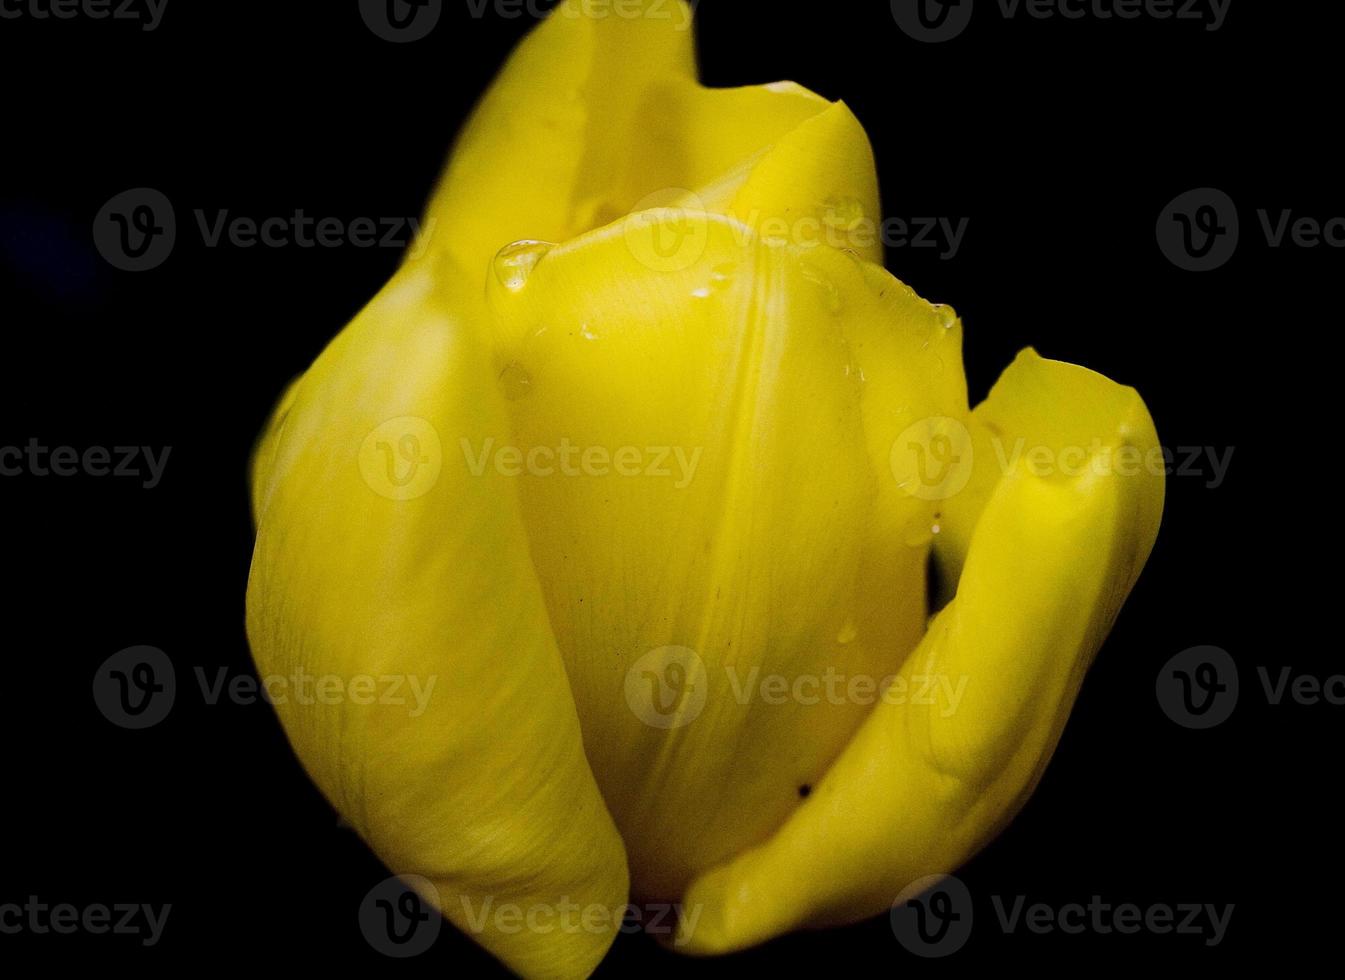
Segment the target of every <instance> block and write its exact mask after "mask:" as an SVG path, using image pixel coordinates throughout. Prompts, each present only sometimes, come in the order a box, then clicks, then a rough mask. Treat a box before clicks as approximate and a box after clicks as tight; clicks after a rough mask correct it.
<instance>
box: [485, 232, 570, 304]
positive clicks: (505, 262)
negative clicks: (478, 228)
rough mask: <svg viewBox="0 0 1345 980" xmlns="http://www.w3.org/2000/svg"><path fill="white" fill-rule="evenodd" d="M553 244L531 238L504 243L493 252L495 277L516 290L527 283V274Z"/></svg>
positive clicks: (501, 283)
mask: <svg viewBox="0 0 1345 980" xmlns="http://www.w3.org/2000/svg"><path fill="white" fill-rule="evenodd" d="M553 248H555V246H554V245H553V244H552V243H550V242H539V241H535V240H533V239H531V238H525V239H523V240H522V241H518V242H514V243H513V244H511V245H506V246H505V247H504V248H502V249H500V250H499V252H497V253H496V254H495V261H494V263H493V266H494V269H495V278H497V279H498V280H499V281H500V285H502V286H503V287H504V288H505V289H507V290H509V291H510V292H514V293H516V292H518V291H519V290H521V289H522V288H523V287H524V286H526V285H527V284H528V276H530V275H531V274H532V270H533V269H535V268H536V267H537V263H538V262H540V261H542V258H543V257H544V256H545V255H546V253H547V252H549V251H551V250H552V249H553Z"/></svg>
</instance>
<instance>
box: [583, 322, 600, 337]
mask: <svg viewBox="0 0 1345 980" xmlns="http://www.w3.org/2000/svg"><path fill="white" fill-rule="evenodd" d="M579 334H580V336H581V337H583V338H584V339H585V340H597V339H598V335H597V334H596V333H594V332H593V328H592V327H590V326H589V325H588V324H587V323H581V324H579Z"/></svg>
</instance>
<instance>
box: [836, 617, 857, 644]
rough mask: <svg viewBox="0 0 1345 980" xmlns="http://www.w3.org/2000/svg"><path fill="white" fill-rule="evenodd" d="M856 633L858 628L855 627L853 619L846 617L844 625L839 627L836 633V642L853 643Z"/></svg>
mask: <svg viewBox="0 0 1345 980" xmlns="http://www.w3.org/2000/svg"><path fill="white" fill-rule="evenodd" d="M858 635H859V630H858V629H856V628H855V621H854V620H853V619H847V620H846V621H845V625H844V626H842V627H841V631H840V632H839V633H837V634H836V642H837V643H841V644H845V643H853V642H855V637H857V636H858Z"/></svg>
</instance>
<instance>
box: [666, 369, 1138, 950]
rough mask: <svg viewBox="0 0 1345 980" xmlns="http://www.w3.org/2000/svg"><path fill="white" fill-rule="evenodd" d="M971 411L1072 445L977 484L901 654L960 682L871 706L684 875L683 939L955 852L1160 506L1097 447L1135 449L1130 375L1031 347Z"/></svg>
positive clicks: (1041, 735)
mask: <svg viewBox="0 0 1345 980" xmlns="http://www.w3.org/2000/svg"><path fill="white" fill-rule="evenodd" d="M977 415H978V419H979V420H980V421H981V422H982V423H984V424H985V425H986V426H987V428H988V429H990V430H992V431H997V432H998V434H999V435H1001V436H1005V437H1007V438H1009V439H1010V440H1017V438H1018V437H1019V436H1021V437H1023V438H1024V440H1025V442H1026V445H1027V447H1043V448H1044V449H1046V450H1049V451H1050V452H1051V453H1052V454H1054V456H1053V458H1055V459H1057V460H1060V459H1063V458H1065V457H1063V456H1061V452H1062V451H1063V450H1065V449H1067V448H1070V447H1075V446H1079V447H1086V448H1089V449H1090V450H1091V454H1090V455H1089V457H1088V458H1087V460H1086V462H1084V463H1082V464H1077V465H1075V464H1071V465H1070V466H1069V467H1068V468H1069V469H1070V470H1071V472H1069V473H1062V472H1060V469H1059V468H1058V467H1057V468H1056V469H1055V471H1054V472H1052V473H1050V474H1049V475H1047V474H1046V473H1044V472H1043V471H1044V469H1045V468H1044V467H1043V466H1041V465H1040V461H1041V460H1042V459H1044V458H1045V456H1044V454H1043V453H1039V454H1038V455H1037V457H1036V459H1037V460H1038V462H1037V464H1035V469H1036V472H1034V464H1033V463H1030V462H1029V458H1028V456H1027V455H1026V454H1025V455H1022V456H1019V457H1018V458H1017V459H1016V460H1015V461H1014V462H1013V463H1012V464H1011V465H1010V467H1009V468H1008V470H1007V471H1003V470H1000V471H999V475H998V478H996V479H993V480H991V481H990V482H991V483H992V486H991V489H990V492H989V493H988V497H987V498H983V504H984V507H983V510H979V512H977V511H978V508H976V507H974V506H972V507H970V508H969V510H970V511H972V512H973V513H972V516H973V517H976V518H978V519H977V521H976V527H975V530H974V531H973V532H972V533H971V534H970V536H969V537H970V548H969V550H968V552H967V555H966V562H965V568H964V569H963V572H962V576H961V579H960V581H959V582H958V586H957V595H956V598H955V599H954V600H953V601H952V602H951V604H949V605H948V606H947V607H946V608H944V609H943V610H942V611H941V612H940V613H939V614H938V616H937V617H936V618H935V619H934V621H933V623H932V624H931V627H930V629H929V632H928V634H927V635H926V637H925V639H924V640H923V641H922V642H921V644H920V646H919V648H918V649H917V650H916V652H915V653H914V654H913V655H912V656H911V657H910V658H909V660H908V661H907V663H906V665H905V666H904V668H903V671H902V674H903V677H904V678H905V679H906V681H907V682H908V683H910V684H912V685H918V684H919V683H921V681H920V679H921V678H922V677H928V678H933V679H934V680H936V681H937V682H939V683H940V684H949V685H951V688H947V687H943V688H940V689H941V690H943V691H944V692H945V693H947V692H948V691H949V690H951V691H953V692H956V691H957V690H958V686H959V685H965V686H964V687H962V689H961V690H962V693H961V696H960V697H957V696H956V695H949V696H944V697H940V698H938V699H937V703H935V704H932V705H928V706H923V705H918V704H915V703H909V704H898V703H887V704H883V705H880V706H879V707H878V708H877V709H875V711H874V713H873V714H872V715H871V716H870V717H869V718H868V720H867V721H866V722H865V724H864V726H863V728H861V729H860V731H859V733H858V735H857V736H856V738H855V739H854V740H853V742H852V743H851V744H850V745H849V746H848V747H847V748H846V750H845V752H844V754H843V755H842V756H841V757H840V758H839V759H838V761H837V762H836V764H835V766H833V767H832V769H831V770H830V771H829V772H828V773H827V776H826V778H825V779H824V780H823V781H822V783H821V784H820V785H819V786H818V787H817V790H816V791H815V792H814V793H813V795H812V797H811V798H810V799H809V800H808V801H807V803H806V804H805V805H804V806H802V807H800V808H799V810H798V811H797V812H796V813H795V815H794V816H793V818H792V819H791V820H790V821H789V822H788V823H786V824H785V825H784V827H783V828H782V829H781V830H780V831H779V832H778V833H776V834H775V835H774V836H773V837H772V838H771V839H770V841H769V842H767V843H766V844H764V845H763V846H761V847H758V848H755V849H753V850H750V851H748V852H746V853H744V854H743V855H741V856H740V857H738V858H736V859H735V860H733V861H731V862H729V863H728V864H726V865H725V866H723V867H721V868H718V869H716V870H715V871H713V872H711V873H710V874H707V875H705V876H704V877H703V878H701V879H700V880H699V881H697V882H696V883H695V884H694V885H693V886H692V888H691V889H690V891H689V893H688V894H687V896H686V898H685V907H686V908H687V909H690V910H693V911H694V912H696V913H698V916H697V918H695V919H694V920H693V919H691V918H690V917H688V920H687V924H686V926H685V927H684V929H683V932H682V934H681V935H679V937H678V940H679V942H681V943H683V944H685V948H687V949H689V950H691V951H694V952H701V953H710V952H721V951H725V950H730V949H735V948H739V947H743V946H748V945H751V944H753V943H758V942H761V941H763V940H765V939H768V938H770V937H772V936H774V935H777V934H779V933H781V932H784V931H787V930H790V929H793V928H796V927H799V926H803V925H823V924H831V923H837V922H844V921H850V920H856V919H860V918H865V917H868V916H871V915H874V914H877V913H879V912H881V911H883V910H884V909H885V908H887V907H888V905H889V904H890V903H891V902H892V901H893V899H894V898H895V897H897V895H898V894H899V893H900V892H901V891H902V890H903V889H904V888H906V887H907V886H908V885H910V884H911V883H912V882H914V881H915V880H917V879H919V878H922V877H924V876H926V875H930V874H940V873H947V872H950V871H952V870H953V869H954V868H955V867H956V866H957V865H958V864H960V863H961V862H963V861H965V860H966V859H967V858H968V857H969V856H970V855H971V854H972V853H974V852H975V851H976V850H977V849H978V848H979V847H981V846H982V845H984V844H985V843H986V842H987V841H988V840H989V839H990V838H991V837H992V836H993V835H994V834H995V833H996V832H997V831H998V829H999V828H1000V827H1001V826H1003V824H1004V823H1006V822H1007V821H1008V820H1009V819H1010V818H1011V817H1012V815H1013V814H1014V813H1015V812H1016V810H1017V808H1018V807H1019V806H1020V805H1021V803H1022V802H1023V801H1024V800H1025V799H1026V797H1027V795H1028V794H1029V793H1030V792H1031V790H1032V788H1033V787H1034V785H1035V783H1036V780H1037V778H1038V777H1039V775H1040V773H1041V771H1042V769H1043V768H1044V766H1045V765H1046V762H1047V760H1048V759H1049V757H1050V755H1051V752H1052V751H1053V749H1054V747H1055V744H1056V742H1057V740H1058V738H1059V736H1060V732H1061V729H1062V727H1063V726H1064V723H1065V719H1066V717H1067V716H1068V712H1069V708H1070V706H1071V704H1072V703H1073V701H1074V697H1075V694H1076V693H1077V691H1078V688H1079V684H1080V682H1081V680H1082V677H1083V673H1084V671H1085V669H1086V668H1087V666H1088V664H1089V662H1090V661H1091V659H1092V657H1093V655H1094V653H1095V652H1096V650H1097V648H1098V646H1099V645H1100V644H1101V642H1102V640H1103V638H1104V637H1105V635H1106V633H1107V631H1108V629H1109V628H1110V625H1111V623H1112V620H1113V618H1114V617H1115V615H1116V613H1117V611H1118V609H1119V607H1120V605H1121V603H1122V601H1123V600H1124V598H1125V596H1126V594H1127V593H1128V591H1129V589H1130V587H1131V585H1132V584H1133V582H1134V580H1135V577H1136V575H1137V574H1138V571H1139V569H1140V567H1141V566H1142V565H1143V563H1144V560H1145V558H1146V557H1147V556H1148V554H1149V551H1150V549H1151V547H1152V545H1153V541H1154V536H1155V533H1156V530H1157V525H1158V519H1159V515H1160V513H1161V510H1162V500H1163V478H1162V475H1161V473H1150V472H1148V471H1147V470H1146V469H1145V468H1144V467H1143V466H1139V467H1138V468H1137V469H1135V470H1132V468H1131V465H1132V463H1133V460H1134V459H1135V458H1138V457H1137V456H1136V454H1134V453H1129V454H1126V456H1125V458H1126V459H1128V460H1130V461H1131V462H1128V463H1124V464H1122V463H1120V462H1119V460H1120V459H1121V457H1118V456H1116V455H1115V451H1116V450H1118V449H1119V448H1120V447H1123V446H1130V447H1134V449H1135V450H1137V451H1138V453H1139V454H1143V453H1145V452H1147V451H1149V450H1151V449H1152V448H1154V447H1155V446H1156V444H1157V436H1156V434H1155V432H1154V428H1153V424H1152V421H1151V420H1150V418H1149V415H1148V412H1147V411H1146V410H1145V407H1144V404H1143V402H1142V401H1141V400H1140V398H1139V396H1138V395H1137V394H1136V393H1135V392H1134V391H1133V390H1131V389H1127V388H1122V387H1120V386H1118V385H1115V384H1113V383H1112V382H1110V381H1108V380H1106V379H1105V378H1103V377H1101V376H1100V375H1097V374H1094V373H1092V372H1090V371H1087V370H1085V369H1083V368H1079V367H1075V366H1073V365H1069V364H1062V363H1059V362H1054V361H1045V360H1042V359H1041V358H1039V357H1037V356H1036V354H1035V353H1032V352H1027V353H1025V354H1024V355H1023V356H1021V357H1020V358H1019V359H1018V360H1017V361H1016V362H1015V363H1014V365H1013V366H1012V367H1011V368H1009V370H1008V371H1007V372H1006V373H1005V376H1004V377H1003V378H1002V379H1001V381H1000V382H999V384H998V385H997V386H996V387H995V390H994V392H993V393H992V394H991V397H990V399H989V400H988V402H987V403H986V404H985V405H983V406H981V408H979V409H978V410H977ZM1095 438H1096V439H1097V440H1098V442H1097V443H1094V442H1093V440H1094V439H1095ZM1108 451H1111V454H1112V455H1111V457H1110V459H1111V462H1106V463H1104V462H1102V459H1103V457H1104V456H1105V455H1106V454H1107V453H1108ZM1069 458H1071V459H1074V458H1075V457H1074V454H1070V456H1069ZM987 462H990V463H991V465H995V466H998V461H997V460H990V461H986V460H982V459H981V458H979V456H978V459H977V466H978V468H979V467H980V466H982V465H985V463H987ZM1076 469H1077V470H1078V472H1074V471H1075V470H1076ZM975 493H976V490H975V489H974V488H973V490H972V491H971V492H970V495H969V498H968V499H969V501H970V500H971V497H972V496H974V495H975ZM915 689H916V688H915V687H912V688H911V690H915Z"/></svg>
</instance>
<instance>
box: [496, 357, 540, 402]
mask: <svg viewBox="0 0 1345 980" xmlns="http://www.w3.org/2000/svg"><path fill="white" fill-rule="evenodd" d="M500 388H501V390H502V391H503V392H504V397H505V398H507V399H509V400H510V401H511V402H516V401H518V400H519V399H520V398H523V397H524V396H526V395H527V394H529V393H530V392H531V391H532V375H531V374H529V373H528V369H527V368H525V367H524V366H523V365H522V364H519V363H518V361H510V362H509V363H508V364H506V365H505V366H504V370H503V371H501V372H500Z"/></svg>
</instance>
